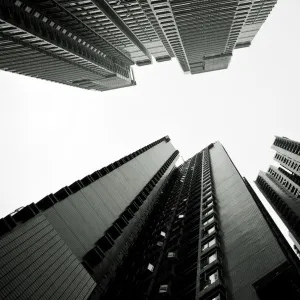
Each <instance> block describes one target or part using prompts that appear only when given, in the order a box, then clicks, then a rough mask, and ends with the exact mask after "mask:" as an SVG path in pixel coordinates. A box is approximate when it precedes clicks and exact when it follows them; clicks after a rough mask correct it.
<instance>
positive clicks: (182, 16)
mask: <svg viewBox="0 0 300 300" xmlns="http://www.w3.org/2000/svg"><path fill="white" fill-rule="evenodd" d="M275 3H276V0H256V1H251V0H240V1H237V0H232V1H228V0H223V1H222V0H220V1H218V2H217V3H216V2H214V3H213V4H212V3H211V2H209V1H206V0H200V1H187V0H179V1H174V0H173V1H167V0H101V1H100V0H72V1H71V0H69V1H67V0H0V51H1V57H0V68H1V69H2V70H7V71H11V72H16V73H19V74H24V75H28V76H32V77H38V78H42V79H47V80H51V81H55V82H59V83H63V84H68V85H71V86H77V87H80V88H85V89H92V90H100V91H105V90H109V89H115V88H120V87H126V86H131V85H135V79H134V76H133V72H132V69H131V65H133V64H136V65H139V66H142V65H147V64H151V62H152V57H154V58H155V59H156V61H157V62H163V61H166V60H170V59H171V57H176V58H177V59H178V62H179V64H180V66H181V68H182V69H183V71H184V72H187V73H192V74H196V73H202V72H208V71H214V70H219V69H224V68H227V66H228V64H229V61H230V58H231V56H232V51H233V50H234V49H236V48H242V47H247V46H249V45H250V44H251V41H252V39H253V38H254V36H255V35H256V33H257V32H258V30H259V28H260V27H261V25H262V24H263V22H264V21H265V19H266V18H267V16H268V14H269V13H270V11H271V10H272V8H273V6H274V5H275Z"/></svg>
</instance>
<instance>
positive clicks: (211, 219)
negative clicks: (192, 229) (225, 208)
mask: <svg viewBox="0 0 300 300" xmlns="http://www.w3.org/2000/svg"><path fill="white" fill-rule="evenodd" d="M214 220H215V218H214V217H211V218H209V219H208V220H206V221H205V222H203V225H207V224H209V223H211V222H213V221H214Z"/></svg>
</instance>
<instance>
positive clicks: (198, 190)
mask: <svg viewBox="0 0 300 300" xmlns="http://www.w3.org/2000/svg"><path fill="white" fill-rule="evenodd" d="M178 158H179V152H178V151H177V150H175V148H174V147H173V145H172V144H171V142H170V138H169V137H168V136H166V137H163V138H162V139H160V140H158V141H156V142H154V143H152V144H150V145H148V146H146V147H143V148H141V149H139V150H138V151H136V152H134V153H132V154H130V155H128V156H125V157H123V158H122V159H120V160H118V161H116V162H114V163H112V164H110V165H109V166H107V167H105V168H102V169H100V170H98V171H96V172H94V173H93V174H91V175H88V176H86V177H84V178H83V179H81V180H78V181H76V182H74V183H73V184H71V185H70V186H66V187H64V188H62V189H61V190H59V191H58V192H56V193H55V194H50V195H48V196H46V197H45V198H43V199H42V200H40V201H39V202H37V203H32V204H30V205H28V206H26V207H24V208H22V209H19V210H17V211H15V212H14V213H13V214H10V215H8V216H7V217H5V218H3V219H1V220H0V266H1V268H0V298H1V299H26V300H27V299H28V300H29V299H49V300H50V299H51V300H53V299H90V300H96V299H103V300H104V299H107V300H109V299H114V300H118V299H131V300H159V299H162V300H166V299H169V300H183V299H184V300H194V299H197V300H199V299H201V300H225V299H228V300H229V299H235V300H258V299H262V300H264V299H270V297H271V299H289V300H294V299H299V275H298V271H299V268H298V265H297V263H295V264H294V261H295V260H294V258H295V254H294V252H293V251H291V249H290V248H288V247H285V246H286V244H284V243H282V242H281V240H282V236H280V232H279V233H278V232H277V231H276V228H275V227H274V226H272V220H271V221H270V218H268V215H267V214H266V213H265V211H264V210H263V208H262V207H261V206H260V202H259V201H258V200H257V196H256V195H255V193H254V191H253V190H252V189H251V187H250V185H249V184H248V182H247V181H246V180H245V179H243V178H242V177H241V176H240V174H239V172H238V170H237V169H236V167H235V166H234V164H233V162H232V161H231V159H230V157H229V156H228V154H227V152H226V151H225V149H224V148H223V146H222V145H221V144H220V143H219V142H216V143H213V144H210V145H209V146H208V147H206V148H204V149H203V150H202V151H200V152H199V153H197V154H196V155H194V156H193V157H191V158H190V159H188V160H187V161H185V162H184V163H183V164H181V165H179V166H175V163H176V161H177V159H178ZM274 228H275V229H274ZM279 282H280V283H281V285H279ZM297 287H298V290H297ZM278 295H280V296H283V295H284V297H285V296H286V298H284V297H283V298H278ZM276 297H277V298H276Z"/></svg>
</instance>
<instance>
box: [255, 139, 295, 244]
mask: <svg viewBox="0 0 300 300" xmlns="http://www.w3.org/2000/svg"><path fill="white" fill-rule="evenodd" d="M272 148H273V149H274V150H275V151H276V154H275V157H274V160H275V161H276V162H277V163H278V164H280V166H279V167H278V168H277V167H275V166H270V168H269V170H268V172H266V173H265V172H262V171H260V172H259V175H258V177H257V179H256V185H257V186H258V188H259V189H260V190H261V192H262V193H263V194H264V196H265V197H266V199H267V200H268V201H269V203H270V204H271V205H272V207H273V208H274V209H275V211H276V212H277V214H278V215H279V216H280V218H281V219H282V221H283V222H284V223H285V225H286V226H287V228H288V229H289V231H290V232H291V233H292V235H293V236H294V238H295V239H296V240H297V241H298V243H300V143H298V142H296V141H292V140H290V139H288V138H286V137H276V138H275V141H274V143H273V145H272Z"/></svg>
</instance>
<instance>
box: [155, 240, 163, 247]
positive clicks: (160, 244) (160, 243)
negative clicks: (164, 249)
mask: <svg viewBox="0 0 300 300" xmlns="http://www.w3.org/2000/svg"><path fill="white" fill-rule="evenodd" d="M163 244H164V243H163V242H161V241H158V242H157V243H156V245H157V246H159V247H161V246H162V245H163Z"/></svg>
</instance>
